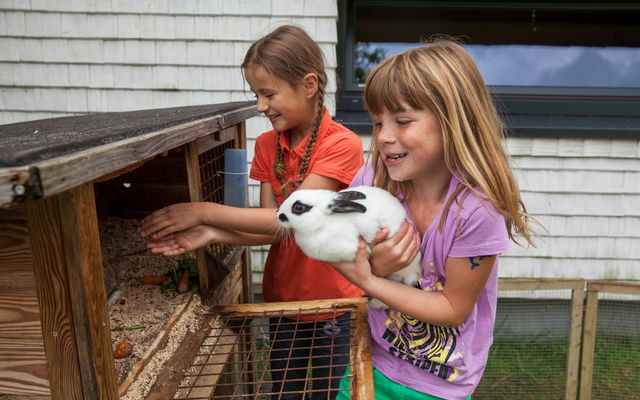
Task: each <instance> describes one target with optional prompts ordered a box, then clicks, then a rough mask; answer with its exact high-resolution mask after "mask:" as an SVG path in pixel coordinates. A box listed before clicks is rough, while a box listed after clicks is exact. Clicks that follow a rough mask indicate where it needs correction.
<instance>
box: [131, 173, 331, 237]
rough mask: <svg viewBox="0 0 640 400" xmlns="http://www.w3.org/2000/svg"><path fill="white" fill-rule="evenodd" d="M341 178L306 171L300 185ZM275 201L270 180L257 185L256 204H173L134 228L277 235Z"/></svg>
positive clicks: (154, 233) (158, 232) (144, 232)
mask: <svg viewBox="0 0 640 400" xmlns="http://www.w3.org/2000/svg"><path fill="white" fill-rule="evenodd" d="M341 184H342V183H341V182H340V181H338V180H336V179H333V178H327V177H324V176H321V175H316V174H310V175H309V176H307V177H306V178H305V180H304V181H303V182H302V184H301V185H300V189H328V190H338V189H339V188H340V186H341ZM276 209H277V202H276V200H275V196H274V193H273V188H272V186H271V183H268V182H263V183H262V184H261V186H260V208H243V207H231V206H227V205H223V204H218V203H210V202H192V203H179V204H173V205H170V206H168V207H165V208H162V209H160V210H157V211H154V212H153V213H151V214H150V215H149V216H147V217H145V218H144V219H143V220H142V221H141V223H140V228H139V229H138V232H139V233H140V235H141V236H143V237H146V236H151V238H152V239H160V238H163V237H165V236H168V235H170V234H172V233H175V232H179V231H183V230H186V229H189V228H192V227H195V226H197V225H211V226H214V227H217V228H222V229H224V230H228V231H238V232H245V233H251V234H258V235H270V236H272V237H273V236H275V235H277V232H278V229H279V225H278V224H277V221H276Z"/></svg>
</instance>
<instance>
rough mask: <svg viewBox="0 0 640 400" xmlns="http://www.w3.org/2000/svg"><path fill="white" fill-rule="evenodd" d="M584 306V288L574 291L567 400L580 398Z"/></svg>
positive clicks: (566, 389)
mask: <svg viewBox="0 0 640 400" xmlns="http://www.w3.org/2000/svg"><path fill="white" fill-rule="evenodd" d="M583 306H584V288H583V287H580V288H576V289H573V290H572V295H571V325H570V328H569V348H568V354H567V374H566V384H565V400H575V399H577V398H578V383H579V375H580V346H581V337H582V318H583V313H582V308H583Z"/></svg>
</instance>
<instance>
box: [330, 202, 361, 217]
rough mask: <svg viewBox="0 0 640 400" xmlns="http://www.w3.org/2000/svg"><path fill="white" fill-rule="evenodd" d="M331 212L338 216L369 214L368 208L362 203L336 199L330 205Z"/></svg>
mask: <svg viewBox="0 0 640 400" xmlns="http://www.w3.org/2000/svg"><path fill="white" fill-rule="evenodd" d="M329 210H330V211H331V212H332V213H337V214H346V213H354V212H359V213H365V212H367V207H365V206H363V205H362V204H360V203H356V202H355V201H351V200H341V199H336V200H334V201H332V202H331V203H329Z"/></svg>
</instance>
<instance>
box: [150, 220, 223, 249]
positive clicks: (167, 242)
mask: <svg viewBox="0 0 640 400" xmlns="http://www.w3.org/2000/svg"><path fill="white" fill-rule="evenodd" d="M214 241H216V228H214V227H212V226H208V225H197V226H194V227H192V228H189V229H186V230H183V231H179V232H176V233H172V234H169V235H167V236H163V237H160V238H157V239H153V240H151V241H150V242H149V243H147V248H148V249H149V250H151V252H152V253H159V254H162V255H165V256H177V255H180V254H183V253H185V252H187V251H192V250H195V249H198V248H200V247H203V246H206V245H207V244H209V243H211V242H214Z"/></svg>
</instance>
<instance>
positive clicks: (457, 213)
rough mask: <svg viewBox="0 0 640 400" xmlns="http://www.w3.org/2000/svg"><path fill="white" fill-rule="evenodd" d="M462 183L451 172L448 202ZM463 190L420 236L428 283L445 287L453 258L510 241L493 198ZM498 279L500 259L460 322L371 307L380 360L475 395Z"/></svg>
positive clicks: (420, 380)
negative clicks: (435, 322) (453, 324)
mask: <svg viewBox="0 0 640 400" xmlns="http://www.w3.org/2000/svg"><path fill="white" fill-rule="evenodd" d="M371 182H372V170H371V168H370V167H367V166H365V167H363V168H361V169H360V171H358V173H357V174H356V176H355V178H354V179H353V181H352V182H351V186H352V187H353V186H359V185H368V186H370V185H371V184H372V183H371ZM459 182H460V181H459V180H458V178H456V177H455V176H453V177H452V178H451V182H450V184H449V190H448V192H447V197H446V199H445V201H444V203H443V204H446V203H447V200H448V199H449V197H450V196H451V195H452V194H453V193H454V191H455V189H456V187H457V185H458V183H459ZM464 192H466V193H467V194H466V196H464V195H458V200H459V201H461V204H460V205H457V204H456V202H453V203H452V204H451V206H450V208H449V211H448V213H447V216H446V218H445V221H444V226H443V229H442V231H440V230H439V229H438V224H439V222H440V218H441V213H442V210H440V212H439V213H438V215H437V216H436V218H434V220H433V222H432V223H431V225H430V226H429V227H428V228H427V231H426V232H425V234H424V236H423V238H422V244H421V252H422V269H423V277H422V280H421V282H420V286H421V288H422V289H423V290H426V291H442V288H443V287H444V285H445V268H444V267H445V263H446V261H447V258H448V257H453V258H465V257H476V256H485V255H494V254H496V255H497V254H500V253H504V252H506V251H508V250H509V249H510V247H511V246H510V242H509V236H508V234H507V229H506V226H505V220H504V217H503V216H502V215H501V214H500V213H499V212H498V211H497V210H496V209H495V207H494V206H493V205H492V204H491V202H490V201H489V200H486V199H481V198H480V197H478V196H476V195H474V194H473V193H469V192H467V191H463V193H464ZM405 207H406V205H405ZM407 214H409V210H408V209H407ZM497 286H498V261H497V259H496V264H495V265H494V267H493V271H492V272H491V275H490V276H489V279H488V281H487V284H486V285H485V287H484V289H483V290H482V292H481V293H480V296H479V297H478V301H477V302H476V304H475V306H474V307H473V310H472V311H471V313H470V314H469V317H468V318H467V320H466V321H465V322H464V323H463V324H462V325H460V326H457V327H455V328H446V327H441V326H437V325H432V324H429V323H425V322H422V321H418V320H416V319H413V318H411V317H409V316H408V315H405V314H402V313H400V312H397V311H394V310H379V309H374V308H369V325H370V327H371V338H372V358H373V365H374V367H375V368H377V369H378V370H379V371H380V372H382V373H383V374H384V375H385V376H387V377H388V378H389V379H391V380H393V381H395V382H397V383H400V384H402V385H404V386H407V387H410V388H412V389H414V390H417V391H419V392H423V393H427V394H430V395H432V396H437V397H442V398H445V399H464V398H466V397H467V396H469V395H471V394H472V393H473V391H474V390H475V388H476V386H477V385H478V383H479V382H480V378H481V377H482V373H483V372H484V368H485V365H486V361H487V356H488V353H489V348H490V347H491V343H492V341H493V325H494V322H495V316H496V302H497Z"/></svg>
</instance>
